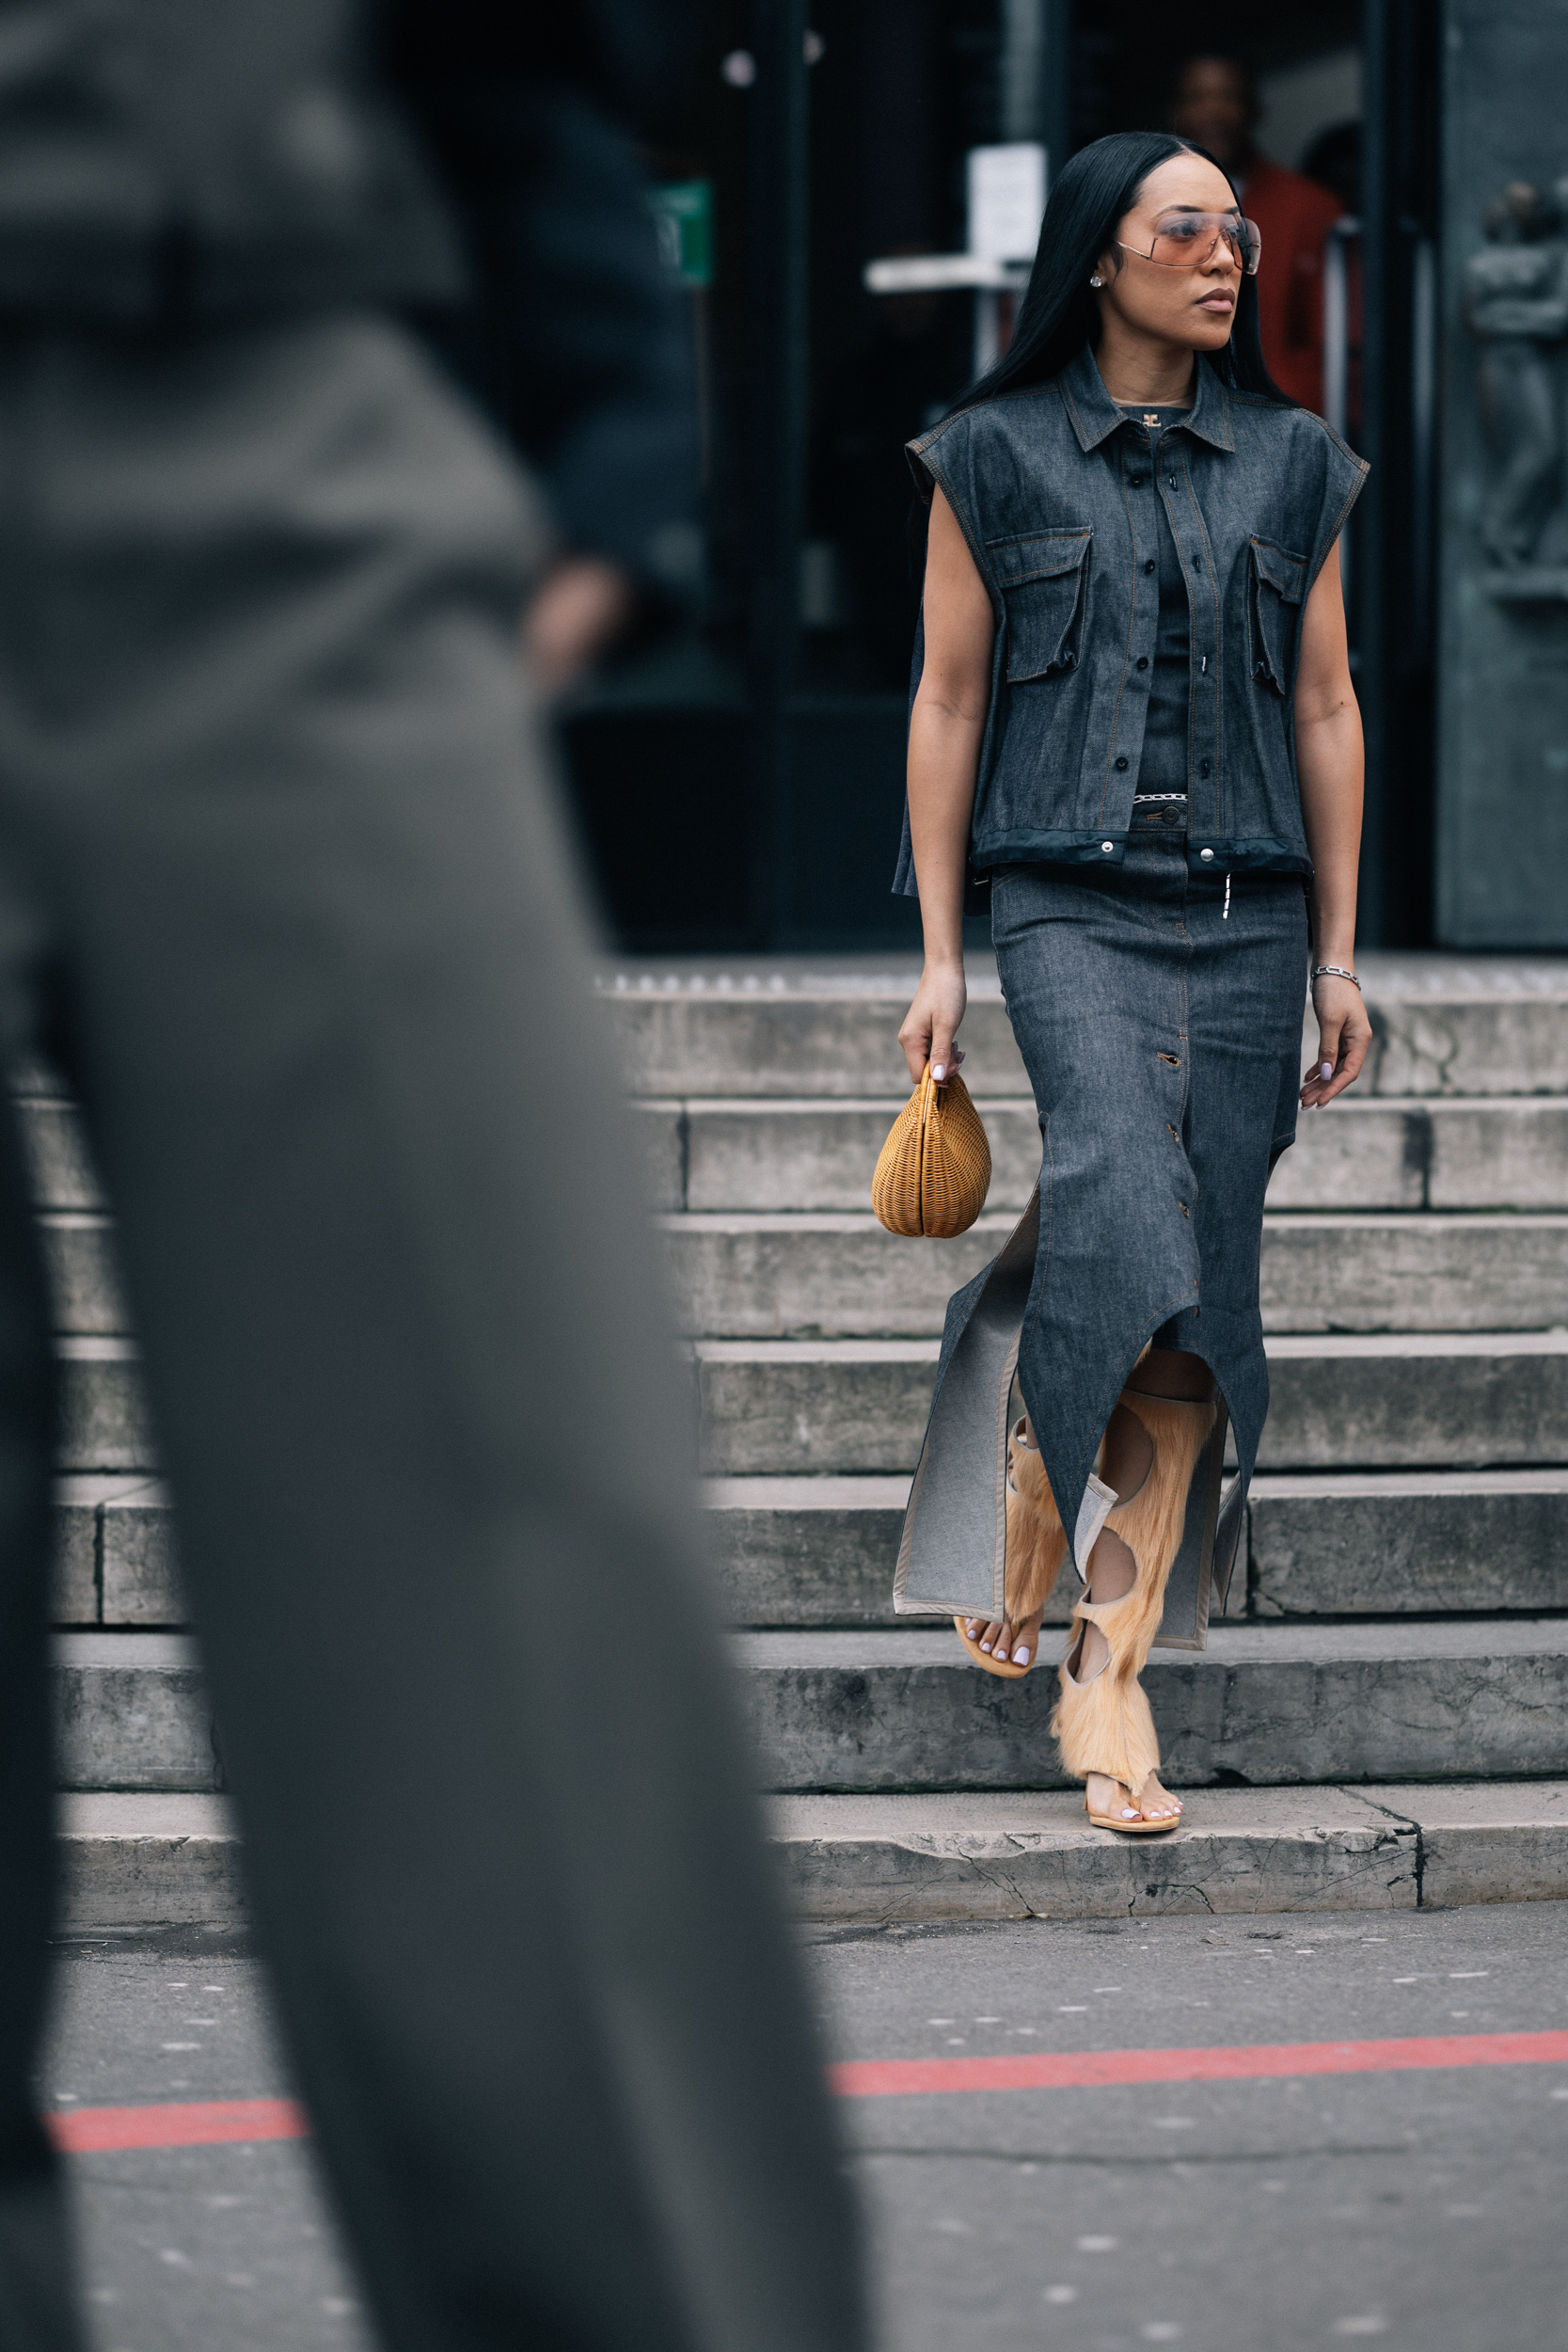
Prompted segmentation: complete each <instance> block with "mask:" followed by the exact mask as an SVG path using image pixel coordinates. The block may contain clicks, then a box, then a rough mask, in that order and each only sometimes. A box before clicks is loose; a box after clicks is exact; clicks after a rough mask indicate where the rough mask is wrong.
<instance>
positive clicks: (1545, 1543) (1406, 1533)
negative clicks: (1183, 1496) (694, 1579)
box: [705, 1470, 1568, 1631]
mask: <svg viewBox="0 0 1568 2352" xmlns="http://www.w3.org/2000/svg"><path fill="white" fill-rule="evenodd" d="M909 1485H910V1482H909V1479H908V1477H907V1476H903V1475H901V1476H895V1477H887V1478H877V1477H871V1478H834V1477H824V1478H716V1479H711V1480H709V1481H708V1482H707V1484H706V1486H705V1500H706V1502H707V1506H708V1514H709V1526H710V1529H711V1533H712V1539H713V1548H714V1550H715V1553H716V1556H717V1561H718V1567H719V1574H720V1579H721V1588H722V1592H723V1596H724V1603H725V1608H726V1612H727V1614H728V1617H729V1621H730V1622H731V1623H732V1624H733V1625H736V1626H748V1627H756V1628H762V1627H807V1626H820V1627H856V1626H880V1627H894V1626H901V1627H902V1628H903V1629H905V1630H906V1631H912V1630H914V1629H917V1628H919V1627H921V1626H924V1625H927V1624H928V1623H929V1620H927V1619H924V1618H910V1617H905V1618H898V1617H895V1614H894V1612H893V1572H894V1567H895V1563H896V1561H897V1557H898V1538H899V1533H900V1530H901V1528H902V1525H903V1514H904V1505H905V1503H906V1502H907V1501H908V1497H909ZM1247 1520H1248V1527H1247V1537H1246V1543H1245V1546H1244V1548H1243V1553H1242V1555H1241V1557H1240V1558H1239V1559H1238V1561H1237V1565H1236V1572H1235V1575H1234V1576H1233V1578H1232V1580H1231V1587H1230V1606H1229V1614H1230V1616H1232V1617H1243V1616H1253V1617H1265V1618H1275V1617H1356V1616H1360V1617H1393V1616H1438V1615H1443V1614H1449V1613H1464V1614H1475V1613H1482V1612H1484V1613H1488V1614H1493V1613H1498V1612H1518V1613H1525V1614H1528V1615H1539V1614H1540V1613H1542V1612H1543V1611H1545V1610H1558V1609H1561V1610H1568V1470H1449V1471H1440V1470H1439V1471H1433V1470H1420V1471H1415V1472H1411V1471H1393V1472H1389V1471H1383V1472H1375V1471H1374V1472H1371V1473H1368V1472H1365V1471H1363V1472H1358V1473H1356V1474H1354V1475H1344V1474H1340V1475H1338V1476H1332V1475H1331V1476H1321V1475H1320V1476H1317V1477H1305V1478H1292V1477H1270V1476H1261V1477H1259V1478H1258V1479H1256V1480H1255V1481H1254V1483H1253V1487H1252V1493H1251V1497H1250V1499H1249V1502H1248V1506H1247ZM1249 1560H1250V1564H1251V1565H1250V1571H1249V1568H1248V1565H1247V1564H1248V1561H1249ZM1077 1589H1078V1588H1077V1579H1076V1576H1075V1574H1074V1572H1073V1570H1072V1569H1071V1568H1070V1567H1067V1568H1064V1570H1063V1573H1062V1577H1061V1580H1060V1581H1059V1583H1058V1585H1057V1587H1056V1590H1055V1592H1054V1593H1053V1596H1052V1599H1051V1602H1050V1604H1049V1606H1048V1608H1047V1613H1046V1623H1047V1624H1048V1625H1065V1624H1066V1623H1067V1621H1068V1618H1069V1615H1070V1614H1071V1611H1072V1603H1073V1599H1074V1597H1075V1596H1076V1593H1077Z"/></svg>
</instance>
